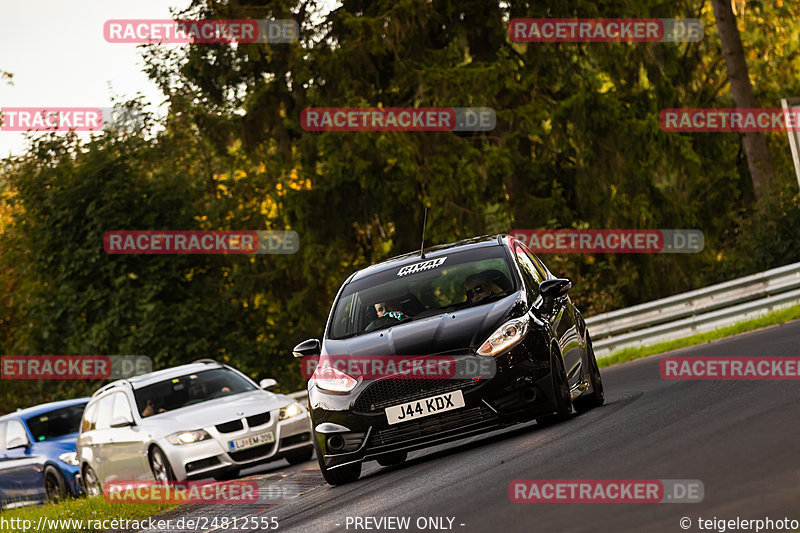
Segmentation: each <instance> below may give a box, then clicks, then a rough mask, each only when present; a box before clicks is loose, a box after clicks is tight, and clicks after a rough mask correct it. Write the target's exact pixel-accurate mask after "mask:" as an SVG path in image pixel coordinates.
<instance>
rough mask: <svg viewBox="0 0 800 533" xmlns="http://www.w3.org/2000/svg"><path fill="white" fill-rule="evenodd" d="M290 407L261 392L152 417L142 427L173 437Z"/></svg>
mask: <svg viewBox="0 0 800 533" xmlns="http://www.w3.org/2000/svg"><path fill="white" fill-rule="evenodd" d="M288 404H289V401H287V400H286V399H285V398H282V397H280V396H278V395H276V394H272V393H271V392H267V391H265V390H261V389H259V390H254V391H250V392H243V393H241V394H233V395H231V396H225V397H223V398H215V399H213V400H208V401H205V402H202V403H196V404H193V405H189V406H186V407H182V408H180V409H175V410H173V411H168V412H166V413H161V414H160V415H153V416H149V417H147V418H145V419H143V420H142V425H143V426H151V425H158V426H160V427H161V428H164V429H165V431H166V432H169V433H174V432H176V431H184V430H194V429H201V428H206V427H210V426H214V425H216V424H222V423H223V422H230V421H231V420H239V419H241V418H245V417H247V416H252V415H257V414H261V413H265V412H267V411H276V410H278V409H280V408H281V407H284V406H286V405H288ZM240 413H241V414H240ZM276 416H277V415H276Z"/></svg>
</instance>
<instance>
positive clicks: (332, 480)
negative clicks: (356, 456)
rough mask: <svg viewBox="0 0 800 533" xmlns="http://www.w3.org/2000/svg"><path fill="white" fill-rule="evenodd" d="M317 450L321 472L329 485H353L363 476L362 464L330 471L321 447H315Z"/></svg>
mask: <svg viewBox="0 0 800 533" xmlns="http://www.w3.org/2000/svg"><path fill="white" fill-rule="evenodd" d="M315 448H316V450H317V462H318V463H319V471H320V472H321V473H322V477H323V478H325V481H326V482H327V483H328V485H344V484H345V483H352V482H353V481H356V480H357V479H358V477H359V476H360V475H361V463H360V462H359V463H355V464H351V465H347V466H340V467H338V468H333V469H330V470H329V469H328V468H327V467H326V466H325V459H323V457H322V453H321V452H320V450H319V446H317V445H315Z"/></svg>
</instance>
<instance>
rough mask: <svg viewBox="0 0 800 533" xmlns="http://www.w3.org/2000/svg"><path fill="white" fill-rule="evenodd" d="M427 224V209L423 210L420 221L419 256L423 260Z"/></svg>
mask: <svg viewBox="0 0 800 533" xmlns="http://www.w3.org/2000/svg"><path fill="white" fill-rule="evenodd" d="M427 223H428V208H427V207H426V208H425V215H424V218H423V219H422V244H421V245H420V247H419V256H420V257H421V258H422V259H425V225H426V224H427Z"/></svg>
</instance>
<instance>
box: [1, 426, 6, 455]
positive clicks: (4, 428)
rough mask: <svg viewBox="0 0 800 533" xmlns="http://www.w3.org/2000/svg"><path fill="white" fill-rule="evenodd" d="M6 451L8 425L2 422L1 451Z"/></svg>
mask: <svg viewBox="0 0 800 533" xmlns="http://www.w3.org/2000/svg"><path fill="white" fill-rule="evenodd" d="M5 449H6V423H5V422H0V450H5Z"/></svg>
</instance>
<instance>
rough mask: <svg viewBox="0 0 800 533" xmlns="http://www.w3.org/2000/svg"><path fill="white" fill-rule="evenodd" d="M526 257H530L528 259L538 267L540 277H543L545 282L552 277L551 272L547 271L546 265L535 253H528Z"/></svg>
mask: <svg viewBox="0 0 800 533" xmlns="http://www.w3.org/2000/svg"><path fill="white" fill-rule="evenodd" d="M526 255H527V256H528V258H529V259H530V260H531V262H532V263H533V266H535V267H536V270H537V271H538V272H539V275H540V276H541V277H542V279H543V280H545V279H547V278H549V277H550V275H551V274H550V271H549V270H547V267H546V266H545V265H544V263H543V262H542V260H541V259H539V258H538V257H536V255H535V254H534V253H533V252H531V251H530V250H527V251H526Z"/></svg>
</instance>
